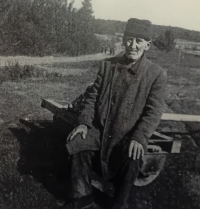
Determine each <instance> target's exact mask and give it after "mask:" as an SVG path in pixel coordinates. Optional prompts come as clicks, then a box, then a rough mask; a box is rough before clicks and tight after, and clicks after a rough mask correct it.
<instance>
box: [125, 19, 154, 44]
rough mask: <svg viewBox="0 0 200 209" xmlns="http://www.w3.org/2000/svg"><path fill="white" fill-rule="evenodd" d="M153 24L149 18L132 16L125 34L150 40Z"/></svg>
mask: <svg viewBox="0 0 200 209" xmlns="http://www.w3.org/2000/svg"><path fill="white" fill-rule="evenodd" d="M151 25H152V24H151V22H150V21H149V20H139V19H136V18H130V19H129V20H128V22H127V24H126V29H125V31H124V36H128V37H135V38H143V39H145V40H147V41H149V40H151Z"/></svg>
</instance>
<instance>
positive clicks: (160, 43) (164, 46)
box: [153, 30, 175, 52]
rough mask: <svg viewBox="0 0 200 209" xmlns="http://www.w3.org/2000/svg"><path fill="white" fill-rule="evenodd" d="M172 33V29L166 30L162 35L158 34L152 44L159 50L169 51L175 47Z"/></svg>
mask: <svg viewBox="0 0 200 209" xmlns="http://www.w3.org/2000/svg"><path fill="white" fill-rule="evenodd" d="M174 40H175V39H174V35H173V32H172V30H166V31H165V33H164V34H163V35H160V36H158V38H156V39H155V40H154V41H153V44H154V45H155V46H156V47H157V48H158V49H159V50H161V51H166V52H169V51H171V50H172V49H173V48H174V47H175V42H174Z"/></svg>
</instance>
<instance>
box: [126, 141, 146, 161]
mask: <svg viewBox="0 0 200 209" xmlns="http://www.w3.org/2000/svg"><path fill="white" fill-rule="evenodd" d="M128 152H129V153H128V156H129V157H132V158H133V160H137V159H140V157H143V156H144V148H143V146H142V145H141V144H140V143H139V142H137V141H135V140H131V142H130V145H129V150H128Z"/></svg>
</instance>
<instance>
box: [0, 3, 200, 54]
mask: <svg viewBox="0 0 200 209" xmlns="http://www.w3.org/2000/svg"><path fill="white" fill-rule="evenodd" d="M69 1H70V0H0V54H1V55H7V54H9V55H14V54H19V55H20V54H23V55H41V56H43V55H52V54H59V53H60V54H66V55H72V56H78V55H84V54H92V53H96V52H100V48H101V46H102V45H103V44H104V43H103V41H102V40H99V39H98V38H97V36H95V34H110V35H114V36H115V35H116V33H118V34H117V36H116V37H118V38H119V37H120V36H121V35H120V33H121V34H122V33H123V32H124V30H125V26H126V22H122V21H115V20H102V19H95V18H94V16H93V10H92V4H91V0H82V7H81V8H80V9H76V8H74V6H73V1H70V2H69ZM152 28H153V29H152V38H153V40H154V43H155V45H156V46H158V47H159V49H161V50H163V49H164V50H166V51H169V50H170V49H171V48H172V46H173V45H174V41H173V40H174V39H175V38H181V39H186V40H190V41H198V42H199V41H200V32H197V31H190V30H186V29H183V28H178V27H170V26H160V25H153V27H152ZM116 40H117V39H116ZM112 44H113V43H112Z"/></svg>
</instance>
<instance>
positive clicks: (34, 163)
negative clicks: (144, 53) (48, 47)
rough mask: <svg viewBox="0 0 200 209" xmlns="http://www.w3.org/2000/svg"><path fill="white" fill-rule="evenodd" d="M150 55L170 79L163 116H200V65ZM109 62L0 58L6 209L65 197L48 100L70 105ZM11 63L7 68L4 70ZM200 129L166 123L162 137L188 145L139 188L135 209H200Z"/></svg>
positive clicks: (33, 208)
mask: <svg viewBox="0 0 200 209" xmlns="http://www.w3.org/2000/svg"><path fill="white" fill-rule="evenodd" d="M182 56H183V57H182V59H181V63H180V66H177V58H178V51H176V50H174V51H172V52H169V53H164V52H159V51H157V50H156V49H152V50H151V51H150V52H149V53H148V57H149V59H151V60H152V61H154V62H157V63H158V64H160V65H161V66H162V67H164V68H165V69H166V70H167V72H168V98H167V101H166V109H165V112H175V113H183V114H199V112H200V84H199V83H200V58H199V57H197V56H194V55H189V54H183V55H182ZM103 58H105V55H100V54H98V55H94V56H88V57H87V56H86V57H78V58H66V57H62V58H60V57H57V58H53V57H51V58H48V57H47V58H43V59H42V58H37V59H36V58H20V57H18V58H16V57H15V58H11V57H10V58H7V57H0V60H1V64H0V66H1V67H0V106H1V110H0V136H1V137H0V144H1V146H0V165H1V166H0V209H47V208H48V209H58V208H59V204H60V203H61V201H62V200H63V198H64V197H65V196H66V195H67V190H66V188H67V182H65V181H64V179H65V177H66V174H67V170H66V167H65V160H66V152H65V148H64V139H63V137H62V136H61V135H59V134H58V133H57V132H56V129H55V127H53V126H52V114H51V113H50V112H48V111H47V110H45V109H42V108H41V106H40V104H41V101H42V99H43V98H49V99H54V100H55V101H58V102H70V101H72V100H74V99H75V98H76V97H77V96H79V95H80V94H81V93H83V92H84V90H85V88H86V87H87V86H88V85H90V84H91V83H92V82H93V81H94V79H95V77H96V73H97V71H98V66H99V60H101V59H103ZM5 63H6V65H5ZM199 129H200V124H199V123H189V122H187V123H181V122H161V124H160V126H159V127H158V131H161V132H163V133H166V135H172V136H174V137H175V138H179V139H182V140H183V143H182V144H183V145H182V149H181V153H180V154H178V155H175V154H174V155H170V156H168V157H167V161H166V163H165V167H164V169H163V171H162V172H161V174H160V176H159V177H158V178H157V179H156V181H154V182H153V183H152V184H150V185H148V186H146V187H141V188H138V187H134V188H133V190H132V192H131V198H130V202H129V203H130V207H129V208H130V209H133V208H134V209H199V208H200V170H199V167H200V152H199V146H200V140H199V138H200V131H199Z"/></svg>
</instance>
